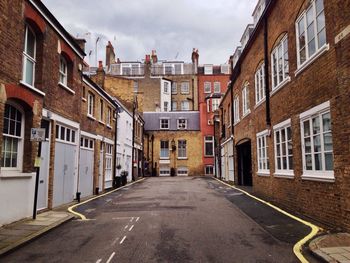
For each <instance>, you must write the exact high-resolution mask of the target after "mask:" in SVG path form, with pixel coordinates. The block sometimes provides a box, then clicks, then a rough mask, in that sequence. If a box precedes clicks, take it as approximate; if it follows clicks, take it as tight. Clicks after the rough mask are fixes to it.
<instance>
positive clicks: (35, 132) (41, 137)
mask: <svg viewBox="0 0 350 263" xmlns="http://www.w3.org/2000/svg"><path fill="white" fill-rule="evenodd" d="M30 140H31V141H34V142H42V141H45V129H44V128H32V129H31V131H30Z"/></svg>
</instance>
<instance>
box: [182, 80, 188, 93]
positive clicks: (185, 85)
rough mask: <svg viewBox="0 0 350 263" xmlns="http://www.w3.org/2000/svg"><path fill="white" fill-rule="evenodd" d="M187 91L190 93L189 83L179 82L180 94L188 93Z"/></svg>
mask: <svg viewBox="0 0 350 263" xmlns="http://www.w3.org/2000/svg"><path fill="white" fill-rule="evenodd" d="M189 93H190V83H189V82H181V94H189Z"/></svg>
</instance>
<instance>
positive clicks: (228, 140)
mask: <svg viewBox="0 0 350 263" xmlns="http://www.w3.org/2000/svg"><path fill="white" fill-rule="evenodd" d="M232 140H233V135H231V137H230V138H228V139H226V141H224V142H222V143H221V144H220V146H221V147H223V146H225V144H227V143H229V142H230V141H232Z"/></svg>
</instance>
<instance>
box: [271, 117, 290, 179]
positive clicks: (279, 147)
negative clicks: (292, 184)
mask: <svg viewBox="0 0 350 263" xmlns="http://www.w3.org/2000/svg"><path fill="white" fill-rule="evenodd" d="M288 129H289V130H290V139H288ZM273 130H274V151H275V173H274V176H276V177H279V176H281V177H291V178H293V177H294V156H293V139H292V127H291V120H290V119H288V120H285V121H283V122H281V123H278V124H276V125H274V126H273ZM282 131H283V132H284V136H285V137H284V138H285V139H284V141H283V142H282ZM277 138H279V142H277ZM289 146H291V147H292V148H291V149H289V148H288V147H289ZM283 150H284V151H285V152H284V154H283ZM288 150H291V151H292V152H291V153H289V152H288ZM278 152H279V153H280V154H279V155H278V154H277V153H278ZM283 158H285V159H286V168H285V169H284V168H283ZM289 158H292V166H293V167H291V164H290V161H289ZM278 159H280V161H278ZM278 164H279V165H280V167H281V168H278Z"/></svg>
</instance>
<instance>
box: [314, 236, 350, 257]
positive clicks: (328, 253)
mask: <svg viewBox="0 0 350 263" xmlns="http://www.w3.org/2000/svg"><path fill="white" fill-rule="evenodd" d="M309 248H310V250H311V252H312V253H313V254H314V255H315V256H317V257H318V258H320V259H322V260H324V261H325V262H331V263H337V262H339V263H350V234H348V233H338V234H329V235H324V236H320V237H318V238H316V239H314V240H312V241H311V242H310V244H309Z"/></svg>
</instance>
